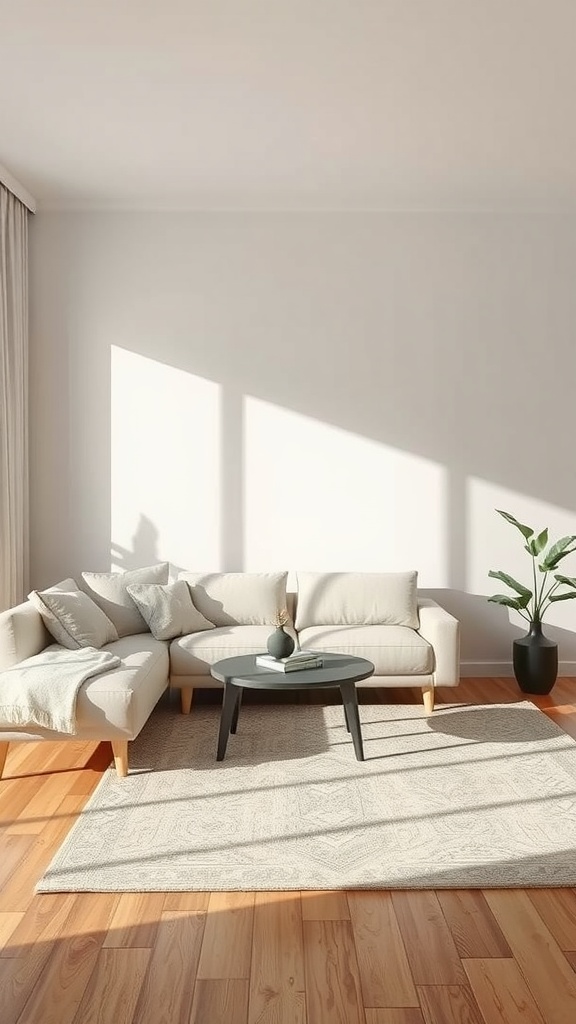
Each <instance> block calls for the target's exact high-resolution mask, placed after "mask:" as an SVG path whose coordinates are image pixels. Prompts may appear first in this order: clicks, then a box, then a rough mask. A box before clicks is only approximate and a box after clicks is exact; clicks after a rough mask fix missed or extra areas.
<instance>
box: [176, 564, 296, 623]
mask: <svg viewBox="0 0 576 1024" xmlns="http://www.w3.org/2000/svg"><path fill="white" fill-rule="evenodd" d="M287 577H288V573H287V572H205V573H201V572H181V573H179V575H178V579H180V580H186V582H187V584H188V586H189V587H190V592H191V594H192V601H193V602H194V604H195V605H196V608H198V610H199V611H201V612H202V614H203V615H205V616H206V618H207V619H209V620H210V622H213V623H214V625H215V626H266V625H272V624H273V623H274V619H275V617H276V615H277V613H278V612H279V611H281V610H282V609H283V608H285V607H286V579H287Z"/></svg>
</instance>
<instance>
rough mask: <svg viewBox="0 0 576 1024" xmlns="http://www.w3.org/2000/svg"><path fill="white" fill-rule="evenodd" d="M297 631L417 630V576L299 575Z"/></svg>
mask: <svg viewBox="0 0 576 1024" xmlns="http://www.w3.org/2000/svg"><path fill="white" fill-rule="evenodd" d="M297 578H298V598H297V603H296V629H305V628H306V627H308V626H363V625H364V626H377V625H381V624H388V625H392V626H411V627H412V628H413V629H417V628H418V597H417V588H416V585H417V579H418V574H417V573H416V572H326V573H323V572H299V573H298V574H297Z"/></svg>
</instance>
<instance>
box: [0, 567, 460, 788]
mask: <svg viewBox="0 0 576 1024" xmlns="http://www.w3.org/2000/svg"><path fill="white" fill-rule="evenodd" d="M180 579H183V580H184V581H185V582H186V584H187V588H185V589H186V590H187V593H188V591H189V594H190V597H191V607H192V606H193V613H194V614H193V615H192V619H189V618H187V617H186V614H184V616H183V618H182V615H183V612H182V606H181V604H175V603H174V592H175V589H176V588H177V587H180V591H181V589H182V585H181V584H180V583H179V584H174V583H172V584H168V565H167V563H163V564H162V566H156V567H150V568H147V569H143V570H135V571H131V572H130V573H126V574H83V581H82V584H81V588H82V590H83V592H84V593H86V594H88V595H90V599H89V600H90V601H91V600H94V601H95V602H96V603H97V604H98V607H99V608H100V609H102V610H103V611H105V613H106V616H108V617H109V618H110V620H111V622H112V623H113V624H114V635H116V634H117V635H118V638H117V639H113V640H110V641H109V642H107V643H104V644H101V645H99V646H100V647H101V649H102V650H106V651H109V652H111V653H112V654H116V655H117V656H118V657H119V658H120V665H119V666H118V667H116V668H114V669H112V670H110V671H106V672H104V673H103V674H101V675H98V676H96V677H95V678H92V679H89V680H87V681H86V682H85V683H83V684H82V686H81V687H80V689H79V691H78V699H77V720H76V731H75V732H74V734H72V735H69V734H66V735H64V734H62V733H59V732H54V731H51V730H48V729H45V728H41V727H39V726H34V727H22V728H7V727H5V726H2V725H0V775H1V772H2V768H3V765H4V761H5V757H6V753H7V750H8V745H9V743H11V742H17V741H23V740H42V739H44V740H62V739H93V740H110V741H111V743H112V749H113V754H114V759H115V763H116V768H117V770H118V773H119V774H120V775H125V774H126V772H127V770H128V742H129V741H130V740H132V739H134V738H135V737H136V736H137V735H138V733H139V732H140V730H141V729H142V727H143V725H144V724H145V722H146V720H147V719H148V717H149V715H150V713H151V712H152V710H153V708H154V706H155V704H156V703H157V701H158V700H159V699H160V697H161V695H162V693H163V692H164V690H165V689H166V687H167V686H168V685H170V686H171V687H173V688H174V689H179V690H180V692H181V707H182V711H183V712H184V713H188V712H189V711H190V707H191V704H192V697H193V691H194V689H197V688H203V687H211V688H212V687H221V685H222V684H221V683H219V682H217V681H216V680H215V679H214V678H213V677H212V676H211V675H210V666H211V665H213V664H214V662H216V661H218V660H220V659H222V658H226V657H232V656H235V655H238V654H251V653H258V652H262V651H264V650H265V649H266V641H267V639H268V637H269V635H270V633H271V632H272V631H273V629H274V628H275V627H274V624H273V623H274V618H275V616H276V614H277V612H278V611H279V610H281V609H282V608H284V607H286V608H287V610H288V612H289V615H290V622H289V625H288V627H287V629H288V631H289V632H291V633H292V635H293V636H294V639H295V640H296V642H297V644H299V645H300V646H301V647H304V648H309V649H314V650H319V651H333V652H336V653H346V654H350V655H357V656H358V657H364V658H367V659H368V660H369V661H371V662H372V663H373V664H374V668H375V672H374V675H373V676H372V677H371V678H369V679H366V680H363V681H362V683H361V684H359V685H362V686H377V687H381V686H385V687H395V686H416V687H418V689H419V690H421V692H422V695H423V700H424V706H425V709H426V711H427V712H428V713H431V712H432V711H433V707H434V690H435V688H436V687H437V686H455V685H456V684H457V683H458V681H459V624H458V621H457V620H456V619H455V618H454V617H453V616H452V615H450V614H448V612H446V611H445V610H444V609H443V608H441V607H440V606H439V605H438V604H437V603H436V602H434V601H432V600H429V599H426V598H423V597H421V596H420V595H418V592H417V590H416V573H404V574H373V573H362V574H360V573H332V574H328V573H323V574H315V573H299V574H298V591H297V593H288V594H287V593H286V579H287V573H211V574H197V573H195V574H192V573H185V572H181V573H180ZM126 580H129V581H130V580H131V581H134V580H136V583H139V585H138V586H135V587H134V586H131V587H130V589H132V591H133V594H134V597H131V596H130V595H129V594H128V592H127V590H126V586H127V584H126V582H125V581H126ZM146 580H149V581H151V582H149V583H146ZM142 583H143V584H144V586H142V585H141V584H142ZM74 585H75V584H74V581H72V580H68V581H63V583H62V584H58V585H57V586H56V587H55V588H53V589H50V590H49V591H44V592H42V595H44V596H43V597H42V595H41V598H42V600H45V601H47V600H48V597H47V596H46V595H50V594H52V593H53V594H55V595H56V598H55V600H56V604H57V605H58V600H59V598H60V596H61V594H62V593H63V591H62V588H64V590H65V589H66V587H67V588H68V590H70V589H71V587H72V586H74ZM59 588H60V589H59ZM180 591H179V593H180ZM142 592H144V594H146V593H148V596H150V597H151V598H152V597H153V598H154V600H156V598H157V597H158V598H161V599H162V601H163V602H164V603H163V604H161V605H160V611H161V614H160V615H158V614H156V616H155V618H152V619H150V622H151V624H152V628H153V630H154V632H155V634H156V636H153V635H152V634H151V632H149V631H147V632H144V631H143V630H144V629H145V628H146V621H145V619H143V618H142V617H141V616H142V612H144V614H145V613H146V607H145V605H144V604H140V603H138V604H136V603H135V598H138V601H139V602H140V599H141V597H142ZM31 597H32V598H33V600H34V602H35V603H33V601H32V600H28V601H26V602H24V603H23V604H21V605H18V606H17V607H15V608H12V609H10V610H8V611H6V612H3V613H2V614H0V673H2V672H3V671H4V670H5V669H8V668H10V667H11V666H14V665H19V666H23V667H26V662H27V659H30V658H32V657H34V656H35V655H37V654H39V652H41V651H43V650H45V649H46V648H47V647H48V646H50V645H52V647H53V648H54V649H61V650H62V651H63V650H64V649H65V648H64V647H63V646H62V645H61V644H57V645H55V644H54V639H55V636H54V634H56V636H57V637H58V639H60V640H65V641H66V636H61V634H60V633H59V631H58V630H57V629H56V630H54V631H53V634H52V635H51V634H50V633H49V632H48V629H47V627H46V624H45V623H46V621H48V622H49V624H50V628H51V629H53V627H52V625H51V619H50V618H49V617H47V614H46V608H45V607H44V605H43V604H42V600H40V599H39V598H38V596H37V595H36V594H35V592H34V593H33V595H31ZM39 602H40V603H39ZM39 609H40V610H39ZM157 609H158V605H157ZM170 609H172V610H173V616H172V617H173V620H174V621H171V620H170V615H171V614H172V613H171V611H170ZM62 614H63V613H62ZM62 621H63V622H65V621H66V618H65V615H64V614H63V618H62ZM186 622H192V625H191V626H190V627H189V628H192V629H194V630H195V631H194V632H186V633H183V630H184V629H185V628H186V625H185V623H186ZM183 623H184V625H183ZM204 627H208V628H204ZM135 630H139V631H136V632H135ZM174 631H177V632H178V631H179V632H180V633H181V635H177V636H173V637H172V638H171V639H159V638H158V637H163V636H169V634H170V633H171V632H172V633H173V632H174ZM122 634H124V635H122ZM88 639H89V638H88ZM68 646H71V645H70V644H69V643H68ZM75 646H82V644H81V643H76V644H75ZM84 646H86V643H84ZM1 703H2V701H1V676H0V704H1Z"/></svg>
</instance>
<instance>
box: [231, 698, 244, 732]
mask: <svg viewBox="0 0 576 1024" xmlns="http://www.w3.org/2000/svg"><path fill="white" fill-rule="evenodd" d="M236 689H237V690H238V696H237V697H236V707H235V708H234V715H233V718H232V725H231V726H230V732H231V733H233V734H234V735H235V734H236V730H237V728H238V715H239V714H240V705H241V704H242V693H243V692H244V691H243V690H242V687H241V686H237V687H236Z"/></svg>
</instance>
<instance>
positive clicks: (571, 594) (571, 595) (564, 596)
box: [548, 590, 576, 601]
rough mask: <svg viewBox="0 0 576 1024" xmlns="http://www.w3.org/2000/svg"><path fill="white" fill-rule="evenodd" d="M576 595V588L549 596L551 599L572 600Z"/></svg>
mask: <svg viewBox="0 0 576 1024" xmlns="http://www.w3.org/2000/svg"><path fill="white" fill-rule="evenodd" d="M575 597H576V590H571V591H570V592H569V593H568V594H551V595H550V597H549V598H548V600H549V601H572V600H573V598H575Z"/></svg>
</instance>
